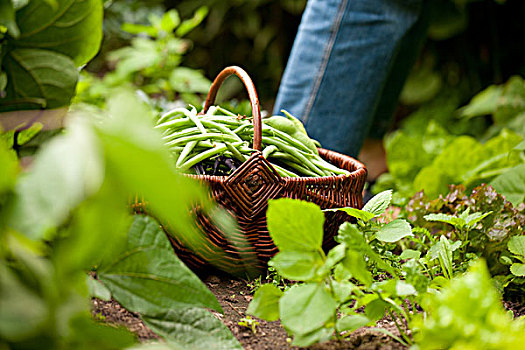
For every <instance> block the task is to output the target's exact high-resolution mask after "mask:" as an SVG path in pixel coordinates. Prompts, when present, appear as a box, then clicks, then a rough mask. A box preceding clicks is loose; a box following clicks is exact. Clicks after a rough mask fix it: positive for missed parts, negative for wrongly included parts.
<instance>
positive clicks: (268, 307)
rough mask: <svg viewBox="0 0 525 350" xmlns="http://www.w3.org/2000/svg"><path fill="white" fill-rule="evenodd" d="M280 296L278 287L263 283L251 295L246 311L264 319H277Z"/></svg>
mask: <svg viewBox="0 0 525 350" xmlns="http://www.w3.org/2000/svg"><path fill="white" fill-rule="evenodd" d="M282 296H283V292H282V291H281V290H280V289H279V288H277V287H276V286H274V285H273V284H270V283H267V284H264V285H262V286H261V287H259V289H257V291H256V292H255V294H254V295H253V299H252V301H251V302H250V305H248V309H247V310H246V313H247V314H249V315H253V316H255V317H258V318H262V319H263V320H266V321H277V320H278V319H279V299H281V297H282Z"/></svg>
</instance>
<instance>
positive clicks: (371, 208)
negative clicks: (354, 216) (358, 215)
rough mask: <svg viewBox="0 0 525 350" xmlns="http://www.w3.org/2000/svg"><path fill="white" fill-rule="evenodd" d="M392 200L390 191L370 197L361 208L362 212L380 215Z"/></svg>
mask: <svg viewBox="0 0 525 350" xmlns="http://www.w3.org/2000/svg"><path fill="white" fill-rule="evenodd" d="M391 200H392V190H387V191H383V192H381V193H378V194H376V195H375V196H374V197H372V198H371V199H370V200H369V201H368V202H367V203H366V204H365V206H364V207H363V210H364V211H367V212H369V213H372V214H374V215H381V214H383V213H384V212H385V210H386V208H388V206H389V205H390V201H391Z"/></svg>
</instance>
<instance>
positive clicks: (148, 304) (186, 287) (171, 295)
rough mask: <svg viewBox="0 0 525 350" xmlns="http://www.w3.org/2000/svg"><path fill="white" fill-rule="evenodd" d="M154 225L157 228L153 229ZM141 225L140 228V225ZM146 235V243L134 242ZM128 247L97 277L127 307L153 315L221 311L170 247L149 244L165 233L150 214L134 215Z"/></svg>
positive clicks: (100, 269) (99, 271)
mask: <svg viewBox="0 0 525 350" xmlns="http://www.w3.org/2000/svg"><path fill="white" fill-rule="evenodd" d="M153 226H155V227H156V229H152V227H153ZM139 228H140V229H139ZM144 235H147V236H149V237H147V238H145V239H144V242H145V244H146V245H140V246H137V245H136V242H137V237H138V236H144ZM129 236H130V238H129V242H128V249H129V250H128V251H127V252H125V253H123V254H122V255H120V256H119V257H117V258H116V259H115V260H114V261H112V262H111V263H109V264H105V265H102V266H100V267H99V270H98V272H97V273H98V277H99V279H100V280H101V281H102V282H103V283H104V285H105V286H106V287H107V288H108V289H109V290H110V291H111V293H112V295H113V297H114V298H115V299H116V300H117V301H118V302H119V303H120V304H122V306H124V307H125V308H126V309H128V310H130V311H133V312H138V313H140V314H141V315H154V314H156V313H159V312H162V311H164V310H165V309H181V308H188V307H207V308H211V309H214V310H216V311H219V312H221V311H222V310H221V306H220V305H219V303H218V302H217V299H215V296H214V295H213V294H212V293H211V292H210V291H209V290H208V289H207V288H206V286H205V285H204V284H203V283H202V282H201V281H200V280H199V278H198V277H197V276H195V274H193V272H191V270H190V269H188V268H187V267H186V266H185V265H184V264H183V263H182V262H181V261H180V260H179V258H178V257H177V256H176V255H175V254H174V253H173V250H172V249H171V248H169V247H166V246H165V244H164V243H163V244H162V246H157V245H151V242H158V240H160V239H162V238H164V239H165V240H166V241H167V238H166V237H165V233H164V232H163V231H162V230H161V228H160V226H159V225H158V224H157V223H155V221H154V220H153V219H152V218H150V217H147V216H146V217H141V216H138V215H137V216H135V221H134V223H133V225H132V226H131V228H130V231H129Z"/></svg>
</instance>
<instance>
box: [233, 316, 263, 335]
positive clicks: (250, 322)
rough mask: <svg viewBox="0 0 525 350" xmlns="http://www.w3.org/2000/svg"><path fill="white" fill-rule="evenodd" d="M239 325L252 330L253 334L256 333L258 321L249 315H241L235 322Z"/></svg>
mask: <svg viewBox="0 0 525 350" xmlns="http://www.w3.org/2000/svg"><path fill="white" fill-rule="evenodd" d="M237 324H238V325H239V326H242V327H246V328H248V329H249V330H251V331H252V333H253V334H257V327H258V326H259V321H257V320H255V319H253V318H251V316H246V317H243V318H241V319H240V320H239V322H237Z"/></svg>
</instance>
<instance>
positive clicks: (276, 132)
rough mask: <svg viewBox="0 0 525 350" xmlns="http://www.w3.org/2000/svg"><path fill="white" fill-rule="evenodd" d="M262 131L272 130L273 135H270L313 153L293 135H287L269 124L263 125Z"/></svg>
mask: <svg viewBox="0 0 525 350" xmlns="http://www.w3.org/2000/svg"><path fill="white" fill-rule="evenodd" d="M262 131H263V132H265V131H266V132H272V133H274V135H272V136H278V137H279V138H281V139H283V140H284V141H287V142H288V143H289V144H290V145H292V146H294V147H296V148H301V149H302V150H303V151H305V152H307V153H308V154H313V152H312V150H311V149H310V148H308V147H307V146H306V145H305V144H303V143H302V142H301V141H299V140H297V139H295V138H294V137H292V136H290V135H288V134H287V133H285V132H282V131H281V130H278V129H275V128H273V127H271V126H267V125H263V127H262Z"/></svg>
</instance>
